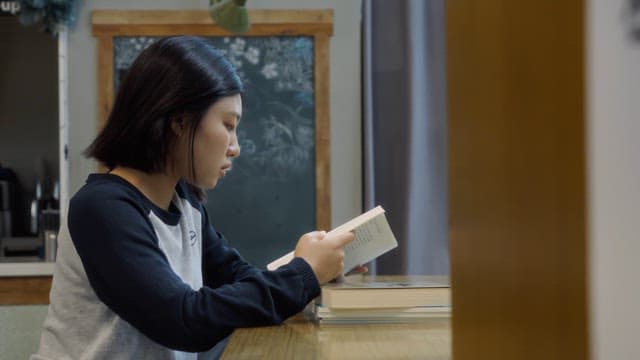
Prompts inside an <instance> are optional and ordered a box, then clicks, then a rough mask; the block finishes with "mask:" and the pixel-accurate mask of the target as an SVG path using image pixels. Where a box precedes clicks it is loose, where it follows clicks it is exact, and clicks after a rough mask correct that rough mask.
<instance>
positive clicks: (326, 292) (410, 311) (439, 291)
mask: <svg viewBox="0 0 640 360" xmlns="http://www.w3.org/2000/svg"><path fill="white" fill-rule="evenodd" d="M311 312H312V315H313V317H314V318H315V319H316V320H317V321H318V322H319V323H321V324H352V323H399V322H416V321H425V320H427V319H432V318H443V317H445V318H446V317H450V316H451V292H450V286H449V280H448V278H447V277H445V276H363V275H353V276H348V277H346V279H345V281H344V282H342V283H337V284H328V285H325V286H323V287H322V293H321V296H320V298H318V299H317V300H316V301H315V302H314V303H313V304H312V305H311Z"/></svg>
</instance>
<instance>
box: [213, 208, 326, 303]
mask: <svg viewBox="0 0 640 360" xmlns="http://www.w3.org/2000/svg"><path fill="white" fill-rule="evenodd" d="M201 211H202V213H203V216H202V222H203V224H202V229H203V237H202V238H203V249H202V273H203V277H204V283H205V285H207V286H210V287H213V288H216V287H218V286H221V285H224V284H229V283H232V282H234V281H242V279H245V278H251V277H255V276H257V277H260V276H262V273H263V272H264V271H265V270H261V269H259V268H257V267H255V266H253V265H251V264H249V263H247V262H246V261H245V260H244V259H243V258H242V256H241V255H240V254H239V253H238V252H237V251H236V250H235V249H233V248H230V247H228V246H227V241H226V239H225V238H224V236H223V235H222V234H220V233H218V232H216V231H215V229H214V228H213V227H212V226H211V223H210V221H209V215H208V213H207V210H206V208H205V207H204V206H202V207H201ZM280 270H283V271H285V270H294V271H295V272H298V273H300V274H301V275H302V281H303V284H304V288H305V289H308V291H309V292H310V293H309V294H306V295H307V296H306V297H308V298H310V299H313V297H315V296H317V295H319V292H320V287H319V284H318V280H317V279H316V277H315V274H314V273H313V270H312V269H311V266H309V264H308V263H307V262H306V261H304V260H303V259H295V261H293V262H291V263H290V264H289V265H287V266H285V267H282V268H281V269H278V270H277V271H280Z"/></svg>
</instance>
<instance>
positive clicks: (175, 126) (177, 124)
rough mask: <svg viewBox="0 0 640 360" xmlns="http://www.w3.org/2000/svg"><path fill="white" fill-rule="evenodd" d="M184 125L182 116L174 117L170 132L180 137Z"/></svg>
mask: <svg viewBox="0 0 640 360" xmlns="http://www.w3.org/2000/svg"><path fill="white" fill-rule="evenodd" d="M184 124H185V120H184V117H183V116H175V117H174V118H173V119H171V131H173V133H174V134H176V136H181V135H182V134H183V133H184V128H185V125H184Z"/></svg>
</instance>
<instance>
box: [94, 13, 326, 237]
mask: <svg viewBox="0 0 640 360" xmlns="http://www.w3.org/2000/svg"><path fill="white" fill-rule="evenodd" d="M249 17H250V19H251V29H250V30H249V31H248V32H247V33H244V34H242V36H272V35H273V36H277V35H304V36H311V37H313V39H314V48H315V51H314V79H315V81H314V86H315V89H314V93H315V124H316V127H315V129H316V131H315V159H316V164H315V165H316V166H315V183H316V226H317V228H319V229H329V228H331V198H330V190H331V188H330V167H329V165H330V163H329V161H330V155H329V154H330V153H329V129H330V128H329V37H330V36H332V35H333V10H252V11H249ZM91 21H92V33H93V35H94V36H95V37H96V38H97V40H98V47H97V49H98V60H97V63H98V74H97V76H98V79H97V83H98V89H97V91H98V127H99V128H101V127H102V126H103V125H104V123H105V121H106V118H107V115H108V114H109V111H110V107H111V104H112V103H113V96H114V94H113V93H114V91H113V90H114V89H113V80H112V79H113V38H114V37H115V36H136V35H143V36H168V35H176V34H183V35H198V36H223V35H230V36H231V35H233V34H230V33H228V32H227V31H225V30H223V29H222V28H220V27H219V26H217V25H216V24H215V23H214V22H213V20H212V19H211V17H210V15H209V13H208V12H207V11H203V10H191V11H165V10H153V11H146V10H139V11H125V10H95V11H93V13H92V18H91Z"/></svg>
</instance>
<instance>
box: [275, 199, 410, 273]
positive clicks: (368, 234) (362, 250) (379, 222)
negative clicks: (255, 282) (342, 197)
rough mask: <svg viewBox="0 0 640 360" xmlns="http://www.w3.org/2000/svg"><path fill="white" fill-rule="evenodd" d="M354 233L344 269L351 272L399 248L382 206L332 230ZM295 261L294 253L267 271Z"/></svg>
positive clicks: (334, 231) (348, 247) (285, 256)
mask: <svg viewBox="0 0 640 360" xmlns="http://www.w3.org/2000/svg"><path fill="white" fill-rule="evenodd" d="M347 231H353V232H354V234H355V239H354V240H353V241H352V242H351V243H349V244H347V245H346V246H345V259H344V269H345V272H348V271H350V270H351V269H353V268H354V267H356V266H358V265H362V264H366V263H368V262H369V261H371V260H373V259H375V258H376V257H378V256H380V255H382V254H384V253H385V252H387V251H389V250H391V249H393V248H395V247H396V246H398V242H397V241H396V238H395V236H394V235H393V232H391V228H390V227H389V223H388V222H387V218H386V216H385V215H384V209H382V207H381V206H376V207H375V208H373V209H371V210H369V211H367V212H366V213H364V214H361V215H359V216H357V217H355V218H353V219H351V220H349V221H348V222H346V223H344V224H342V225H340V226H338V227H337V228H335V229H333V230H331V231H330V232H329V234H332V233H344V232H347ZM292 259H293V251H292V252H290V253H288V254H286V255H284V256H282V257H280V258H278V259H276V260H274V261H273V262H271V263H269V264H268V265H267V269H269V270H275V269H277V268H279V267H280V266H282V265H284V264H287V263H289V261H291V260H292Z"/></svg>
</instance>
